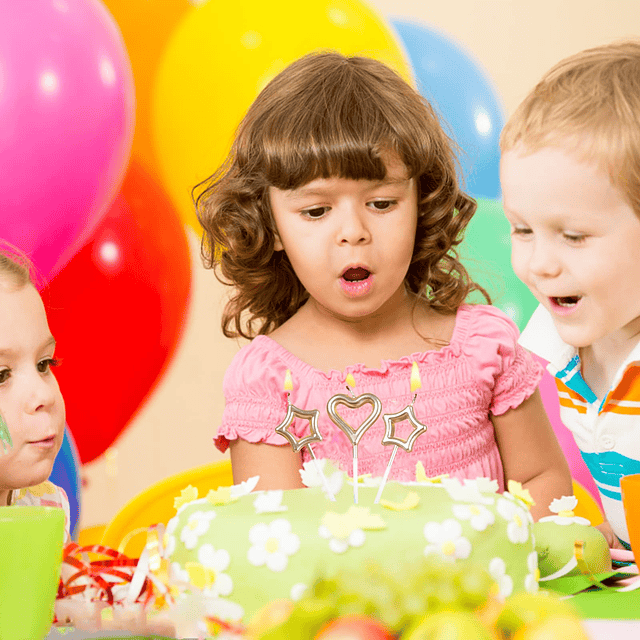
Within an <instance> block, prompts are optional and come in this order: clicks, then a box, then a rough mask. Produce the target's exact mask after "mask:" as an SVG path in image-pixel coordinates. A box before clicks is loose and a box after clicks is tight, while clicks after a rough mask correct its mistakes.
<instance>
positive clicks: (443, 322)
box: [198, 52, 572, 517]
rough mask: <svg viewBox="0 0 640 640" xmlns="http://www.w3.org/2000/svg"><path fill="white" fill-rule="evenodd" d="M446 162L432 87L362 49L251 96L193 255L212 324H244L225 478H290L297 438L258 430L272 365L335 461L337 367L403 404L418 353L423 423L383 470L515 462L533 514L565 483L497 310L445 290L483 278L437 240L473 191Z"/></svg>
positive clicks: (532, 375) (521, 356)
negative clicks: (217, 317)
mask: <svg viewBox="0 0 640 640" xmlns="http://www.w3.org/2000/svg"><path fill="white" fill-rule="evenodd" d="M454 167H455V165H454V156H453V152H452V149H451V144H450V140H449V139H448V138H447V136H446V134H445V133H444V131H443V130H442V128H441V126H440V124H439V122H438V119H437V117H436V116H435V114H434V112H433V109H432V108H431V106H430V105H429V104H428V103H427V102H426V101H425V100H424V99H423V98H422V97H421V96H420V95H419V94H418V93H417V92H416V91H415V90H414V89H413V88H411V87H410V86H409V85H407V84H406V83H405V82H404V81H403V80H402V79H401V78H400V77H399V76H398V75H397V74H396V73H395V72H394V71H392V70H391V69H389V68H388V67H386V66H385V65H383V64H382V63H380V62H378V61H376V60H372V59H368V58H363V57H344V56H342V55H340V54H337V53H330V52H329V53H324V54H312V55H309V56H305V57H304V58H302V59H300V60H298V61H296V62H294V63H293V64H292V65H290V66H289V67H288V68H287V69H285V70H284V71H283V72H282V73H281V74H279V75H278V76H277V77H276V78H275V79H274V80H272V81H271V82H270V83H269V84H268V85H267V86H266V88H265V89H264V90H263V91H262V92H261V94H260V95H259V96H258V98H257V99H256V101H255V102H254V103H253V105H252V106H251V108H250V109H249V111H248V113H247V115H246V116H245V118H244V120H243V122H242V123H241V125H240V127H239V129H238V132H237V135H236V139H235V142H234V144H233V148H232V151H231V154H230V156H229V158H228V159H227V162H226V163H225V164H224V165H223V167H221V169H220V170H218V172H217V173H216V174H214V176H212V178H211V179H210V180H209V181H208V182H207V183H205V185H204V189H203V191H202V192H201V193H200V195H199V197H198V215H199V219H200V222H201V224H202V225H203V227H204V230H205V235H204V239H203V257H204V259H205V264H206V266H208V267H211V268H214V269H216V270H217V272H216V275H217V276H218V278H219V279H220V280H221V281H222V282H224V283H226V284H229V285H231V286H233V287H234V288H235V294H234V295H233V296H232V297H231V300H230V301H229V302H228V304H227V306H226V308H225V312H224V317H223V323H222V324H223V332H224V333H225V335H226V336H227V337H234V336H235V337H238V336H242V337H245V338H249V339H252V342H251V343H250V344H248V345H246V346H244V347H243V348H242V349H241V350H240V351H239V353H238V354H237V355H236V356H235V358H234V360H233V362H232V363H231V365H230V366H229V368H228V370H227V372H226V374H225V380H224V393H225V398H226V406H225V410H224V414H223V418H222V425H221V427H220V429H219V431H218V438H217V440H216V442H217V444H218V446H219V448H222V449H223V450H224V448H226V446H227V445H228V444H229V445H230V454H231V461H232V468H233V476H234V482H236V483H237V482H240V481H242V480H245V479H247V478H248V477H250V476H253V475H259V476H260V483H259V485H258V488H259V489H269V488H271V489H275V488H297V487H301V486H302V484H301V479H300V475H299V470H300V467H301V465H302V461H303V459H305V460H306V459H308V458H309V453H308V451H307V450H306V449H305V451H304V453H303V456H301V454H300V453H296V452H294V450H293V448H292V447H291V446H290V445H289V444H287V443H286V441H285V439H284V438H283V437H282V436H281V435H279V434H277V433H275V431H274V428H275V426H276V425H278V424H279V423H280V422H281V421H282V419H283V418H284V416H285V413H286V410H287V396H286V393H285V391H284V388H283V383H284V380H285V373H286V371H287V369H289V370H290V371H291V373H292V380H293V390H292V392H291V402H292V403H293V404H294V405H296V406H297V407H299V408H301V409H319V410H320V417H319V430H320V432H321V433H322V435H323V440H322V441H321V442H314V443H313V448H314V453H315V456H316V457H318V458H329V459H331V460H332V461H333V462H334V463H336V464H338V466H340V467H341V468H342V469H344V470H345V471H347V472H349V471H350V470H351V460H352V447H351V443H350V442H349V441H348V440H347V438H346V436H345V435H344V434H343V433H342V432H339V431H338V429H337V427H336V426H335V425H334V424H333V423H332V422H331V421H330V420H329V419H328V417H327V412H326V410H325V407H326V405H327V400H328V399H329V398H330V397H331V396H333V395H335V394H337V393H345V392H346V389H345V382H346V374H347V373H352V374H353V376H354V379H355V383H356V388H355V389H354V390H353V391H354V393H355V394H356V395H358V394H361V393H365V392H372V393H375V394H376V395H377V396H378V397H379V398H380V400H381V402H382V406H383V412H384V413H393V412H396V411H399V410H400V409H402V407H404V406H406V405H408V404H410V403H411V400H412V394H411V393H410V375H411V368H412V362H413V361H417V364H418V367H419V371H420V376H421V379H422V388H421V389H419V390H418V391H417V397H416V400H415V405H414V406H415V413H416V416H417V418H418V420H421V421H423V422H424V423H425V424H426V425H427V426H428V429H427V432H426V433H424V434H422V435H421V436H420V437H419V438H418V439H417V440H416V442H415V445H414V447H413V451H412V452H410V453H408V452H404V451H402V452H400V453H401V454H402V455H398V456H397V457H396V460H395V463H394V466H393V468H392V471H391V476H390V477H391V478H394V477H395V478H397V479H401V480H413V479H414V477H415V475H414V474H415V468H416V463H417V462H418V461H420V462H422V463H423V465H424V467H425V470H426V472H427V475H431V476H435V475H439V474H444V473H449V474H451V475H452V476H457V477H461V478H475V477H477V476H486V477H491V478H493V479H495V480H497V481H498V483H499V486H500V489H501V490H502V489H504V488H505V478H506V479H509V480H518V481H521V482H522V483H523V486H524V487H525V488H529V489H530V491H531V493H532V495H533V498H534V500H536V503H537V504H536V506H535V507H534V509H533V515H534V517H538V516H540V515H543V514H547V513H548V506H549V504H550V502H551V500H552V499H553V498H557V497H560V496H561V495H570V494H571V493H572V489H571V479H570V474H569V471H568V467H567V464H566V461H565V459H564V456H563V455H562V452H561V450H560V447H559V445H558V443H557V440H556V438H555V436H554V433H553V430H552V428H551V426H550V424H549V421H548V418H547V416H546V414H545V412H544V409H543V406H542V402H541V399H540V394H539V392H538V390H537V386H538V382H539V380H540V376H541V375H542V370H541V368H540V366H539V365H538V364H537V363H536V362H535V361H534V360H533V359H532V358H531V356H530V354H528V353H527V352H526V350H524V349H523V348H522V347H520V346H519V345H518V343H517V339H518V330H517V327H516V326H515V324H514V323H513V322H512V321H511V320H510V319H509V318H508V317H507V316H506V315H505V314H503V313H502V312H500V311H499V310H497V309H495V308H493V307H490V306H486V305H467V304H464V301H465V299H466V297H467V294H468V293H469V292H470V291H472V290H474V289H479V290H481V291H483V290H482V289H481V288H480V287H479V286H477V285H475V284H474V283H471V282H470V281H469V279H468V276H467V273H466V270H465V269H464V267H463V265H462V264H461V263H460V261H459V260H458V259H457V256H456V254H455V246H456V244H457V243H458V242H459V239H460V235H461V233H462V231H463V229H464V228H465V226H466V224H467V223H468V221H469V220H470V218H471V216H472V215H473V213H474V211H475V208H476V204H475V202H474V201H473V200H472V199H470V198H469V197H468V196H467V195H466V194H464V193H463V192H462V191H461V190H460V188H459V186H458V184H457V180H456V174H455V168H454ZM219 247H224V249H219ZM247 315H248V316H249V319H250V321H249V322H248V323H246V326H245V325H244V319H245V317H246V316H247ZM256 325H257V328H256ZM368 409H369V407H365V408H363V409H360V410H355V411H354V415H356V417H357V418H358V419H359V420H363V419H364V416H366V415H367V411H368ZM358 411H360V412H361V413H360V414H358V413H357V412H358ZM299 422H301V423H303V424H302V428H300V427H296V428H297V429H298V431H297V432H296V433H295V435H296V437H298V438H301V437H302V435H303V434H304V433H305V428H306V427H307V425H306V422H303V421H299ZM292 431H294V429H292ZM383 433H384V429H383V426H382V419H378V421H377V423H376V424H374V425H373V426H372V427H371V428H370V430H369V431H368V432H367V433H366V434H365V435H364V437H363V438H362V440H361V441H360V444H359V445H358V456H359V465H360V469H359V474H364V473H371V474H372V475H375V476H382V475H383V472H384V469H385V467H386V465H387V462H388V459H389V455H390V451H389V448H386V449H385V447H384V446H383V445H382V443H381V438H382V435H383Z"/></svg>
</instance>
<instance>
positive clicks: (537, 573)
mask: <svg viewBox="0 0 640 640" xmlns="http://www.w3.org/2000/svg"><path fill="white" fill-rule="evenodd" d="M533 577H534V578H535V579H536V582H540V569H536V570H535V571H534V572H533Z"/></svg>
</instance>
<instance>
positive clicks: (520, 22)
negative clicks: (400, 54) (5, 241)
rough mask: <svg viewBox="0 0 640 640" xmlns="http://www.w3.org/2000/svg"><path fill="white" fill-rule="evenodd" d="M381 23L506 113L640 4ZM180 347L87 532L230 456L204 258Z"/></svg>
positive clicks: (423, 12) (448, 11)
mask: <svg viewBox="0 0 640 640" xmlns="http://www.w3.org/2000/svg"><path fill="white" fill-rule="evenodd" d="M370 3H371V4H372V5H373V6H374V7H375V8H376V9H377V10H378V11H379V13H380V14H381V15H382V16H383V17H390V16H397V17H404V18H413V19H416V20H419V21H421V22H423V23H426V24H427V25H429V26H431V27H435V28H437V29H440V30H442V31H443V32H444V33H446V34H448V35H450V36H452V37H453V38H455V39H456V40H457V41H458V42H459V43H460V44H461V45H463V46H464V47H466V49H468V50H469V51H470V52H471V53H472V54H473V55H474V56H475V57H476V59H477V60H479V61H480V63H481V64H483V65H484V66H485V67H486V69H487V71H488V73H489V75H490V76H491V78H493V81H494V83H495V85H496V86H497V88H498V91H499V93H500V95H501V96H502V99H503V101H504V105H505V109H506V112H507V115H508V114H510V113H511V112H513V110H514V109H515V107H516V106H517V104H518V102H519V101H520V100H521V99H522V98H523V97H524V95H525V93H526V92H527V91H528V90H529V88H531V86H532V85H533V84H534V83H535V82H536V81H537V80H538V78H539V77H540V76H541V75H542V73H543V72H544V71H545V70H546V69H547V68H549V67H550V66H551V65H552V64H554V63H555V62H557V61H558V60H560V59H561V58H563V57H564V56H566V55H569V54H571V53H574V52H576V51H579V50H580V49H584V48H586V47H590V46H595V45H597V44H602V43H605V42H608V41H610V40H614V39H617V38H623V37H627V36H633V35H640V5H639V4H638V0H608V2H603V1H602V0H582V1H580V0H535V1H533V2H532V1H531V0H438V1H437V2H434V1H432V0H370ZM191 240H192V259H193V269H194V286H193V297H192V301H191V312H190V317H189V320H188V323H187V327H186V329H185V334H184V338H183V341H182V344H181V346H180V348H179V350H178V352H177V354H176V356H175V357H174V360H173V362H172V365H171V367H170V368H169V370H168V372H167V374H166V375H165V377H164V379H163V380H162V381H161V383H160V385H159V386H158V387H157V388H156V390H155V392H154V394H153V395H152V396H151V398H150V399H149V401H148V402H147V403H146V405H144V407H143V408H142V409H141V411H140V412H139V413H138V415H137V416H136V417H135V419H134V420H133V421H132V422H131V424H130V425H129V427H128V428H127V430H126V431H125V432H124V434H123V435H122V436H121V438H120V439H119V440H118V441H117V442H116V443H115V445H114V447H113V450H112V452H113V453H114V454H115V455H113V456H112V457H111V459H110V462H109V463H107V462H106V460H105V458H104V457H102V458H100V459H98V460H97V461H95V462H93V463H90V464H87V465H85V466H84V467H83V469H82V475H83V479H84V481H85V487H84V489H83V495H82V516H81V522H80V526H81V527H88V526H92V525H96V524H101V523H106V522H108V521H109V520H110V519H111V518H112V517H113V516H114V515H115V514H116V513H117V512H118V511H119V510H120V509H121V508H122V507H123V506H124V505H125V504H126V503H127V501H128V500H130V499H131V498H132V497H134V496H135V495H136V494H137V493H139V492H140V491H142V490H144V489H145V488H146V487H148V486H149V485H151V484H153V483H154V482H157V481H158V480H161V479H162V478H164V477H166V476H168V475H171V474H174V473H178V472H179V471H182V470H184V469H188V468H190V467H194V466H197V465H200V464H204V463H207V462H210V461H213V460H216V459H221V458H222V457H223V456H221V454H220V453H219V452H218V451H216V449H215V448H214V446H213V444H212V437H213V435H214V434H215V431H216V426H217V424H218V422H219V420H220V417H221V414H222V409H223V405H224V400H223V397H222V377H223V375H224V371H225V369H226V367H227V365H228V364H229V362H230V361H231V358H232V357H233V354H234V353H235V352H236V350H237V348H238V344H237V343H236V342H234V341H231V340H226V339H224V338H223V337H222V335H221V332H220V328H219V326H220V312H221V308H222V304H223V297H224V295H225V292H224V290H223V287H222V286H221V285H219V284H218V283H217V281H216V280H215V278H214V277H213V275H212V273H210V272H208V271H205V270H204V269H203V268H202V267H201V265H200V260H199V244H198V239H197V238H196V237H195V234H194V235H193V236H192V238H191Z"/></svg>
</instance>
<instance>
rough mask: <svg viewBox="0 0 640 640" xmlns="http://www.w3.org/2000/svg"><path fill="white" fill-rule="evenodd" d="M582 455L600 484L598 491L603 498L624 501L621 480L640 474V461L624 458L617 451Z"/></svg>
mask: <svg viewBox="0 0 640 640" xmlns="http://www.w3.org/2000/svg"><path fill="white" fill-rule="evenodd" d="M580 453H581V455H582V459H583V460H584V461H585V464H586V465H587V467H588V468H589V471H590V472H591V475H592V476H593V478H594V480H596V482H598V483H600V484H599V485H598V491H600V493H601V494H602V495H603V496H607V498H611V499H613V500H622V497H621V495H620V478H622V476H628V475H631V474H634V473H640V460H634V459H633V458H627V456H623V455H622V454H621V453H618V452H617V451H605V452H603V453H585V452H584V451H581V452H580ZM602 485H605V486H608V487H612V488H613V489H614V490H613V491H611V490H608V489H606V488H603V486H602ZM616 490H617V491H616Z"/></svg>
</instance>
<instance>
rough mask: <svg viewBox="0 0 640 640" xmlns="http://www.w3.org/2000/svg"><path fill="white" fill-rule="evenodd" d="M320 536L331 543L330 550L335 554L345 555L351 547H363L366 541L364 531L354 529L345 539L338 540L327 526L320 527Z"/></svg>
mask: <svg viewBox="0 0 640 640" xmlns="http://www.w3.org/2000/svg"><path fill="white" fill-rule="evenodd" d="M318 535H319V536H320V537H321V538H324V539H325V540H328V541H329V549H331V551H333V553H344V552H345V551H346V550H347V549H348V548H349V547H361V546H362V545H363V544H364V542H365V540H366V536H365V533H364V531H363V530H362V529H354V530H353V531H351V532H350V533H349V535H348V536H346V537H345V538H337V537H335V536H334V535H333V534H332V533H331V531H330V530H329V528H328V527H326V526H325V525H320V527H319V528H318Z"/></svg>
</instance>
